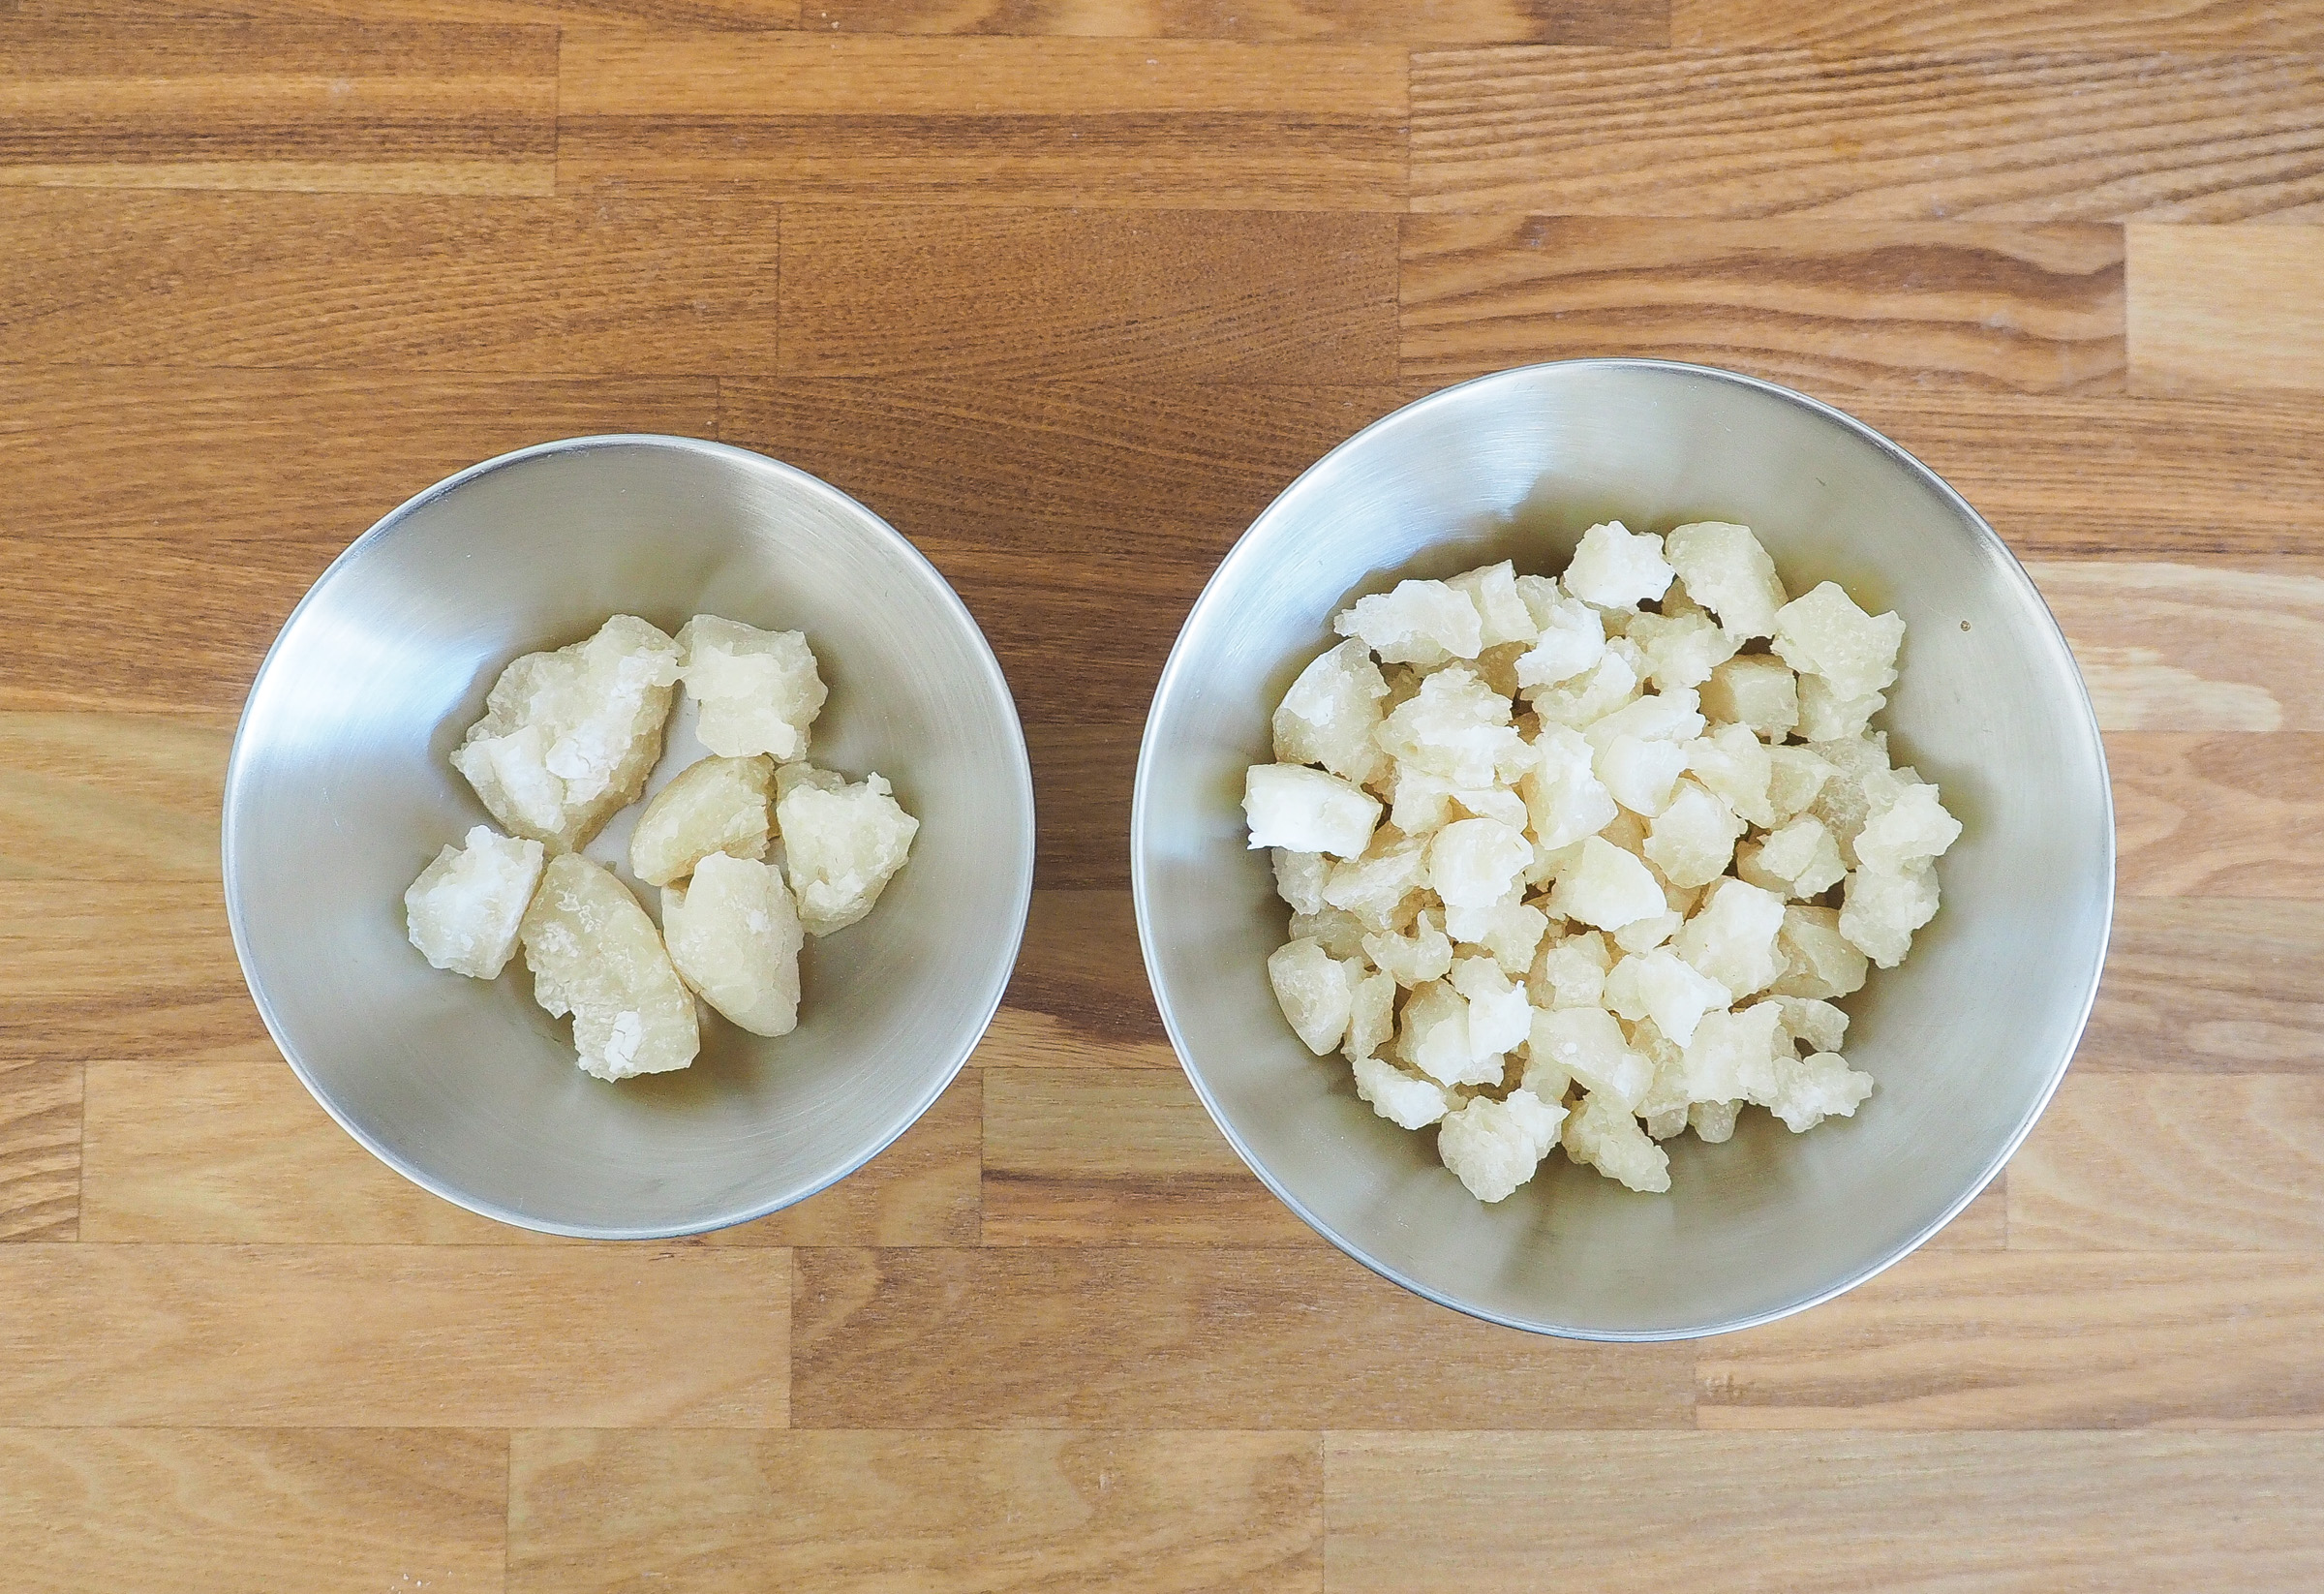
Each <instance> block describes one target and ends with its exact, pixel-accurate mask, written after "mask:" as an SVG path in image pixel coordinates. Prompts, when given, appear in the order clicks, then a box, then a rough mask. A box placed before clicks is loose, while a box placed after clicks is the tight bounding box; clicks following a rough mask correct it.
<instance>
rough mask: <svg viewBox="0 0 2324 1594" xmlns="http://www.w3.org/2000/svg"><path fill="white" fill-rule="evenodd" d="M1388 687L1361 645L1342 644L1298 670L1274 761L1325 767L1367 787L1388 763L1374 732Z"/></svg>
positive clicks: (1278, 722)
mask: <svg viewBox="0 0 2324 1594" xmlns="http://www.w3.org/2000/svg"><path fill="white" fill-rule="evenodd" d="M1387 695H1388V683H1387V682H1386V681H1385V680H1383V679H1382V678H1381V675H1380V666H1379V665H1377V664H1375V663H1373V662H1372V656H1371V654H1370V652H1369V651H1367V650H1366V649H1365V647H1364V645H1363V644H1362V643H1361V642H1359V641H1355V640H1353V639H1351V640H1349V641H1346V642H1342V643H1341V644H1340V645H1339V646H1338V647H1336V648H1333V649H1332V650H1331V651H1330V652H1329V653H1327V654H1324V655H1322V656H1321V657H1319V658H1318V659H1316V660H1315V662H1314V663H1312V664H1310V665H1308V666H1307V667H1306V668H1305V669H1303V670H1301V671H1300V678H1299V679H1298V680H1297V681H1294V682H1293V683H1292V684H1291V690H1289V691H1287V692H1285V693H1284V694H1283V702H1282V705H1281V706H1280V707H1278V708H1277V709H1276V710H1275V720H1274V727H1273V728H1274V733H1275V761H1276V762H1277V763H1283V764H1321V765H1323V766H1324V768H1326V769H1328V770H1330V772H1331V773H1332V774H1334V775H1337V776H1339V777H1341V778H1342V779H1344V780H1349V781H1353V782H1356V783H1357V784H1358V785H1363V784H1365V783H1366V782H1369V781H1370V780H1371V779H1372V778H1373V777H1374V776H1375V775H1377V774H1379V773H1380V767H1381V765H1382V764H1384V763H1385V762H1386V761H1387V760H1386V757H1385V755H1384V754H1382V752H1381V751H1380V748H1379V745H1378V744H1377V743H1376V742H1374V741H1373V740H1372V733H1373V732H1374V731H1375V730H1377V729H1378V728H1379V726H1380V718H1381V708H1380V699H1382V698H1383V697H1386V696H1387Z"/></svg>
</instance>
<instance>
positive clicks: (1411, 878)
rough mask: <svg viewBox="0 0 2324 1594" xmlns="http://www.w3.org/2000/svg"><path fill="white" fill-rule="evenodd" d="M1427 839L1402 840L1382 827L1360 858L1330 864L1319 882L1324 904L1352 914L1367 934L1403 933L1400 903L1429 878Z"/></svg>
mask: <svg viewBox="0 0 2324 1594" xmlns="http://www.w3.org/2000/svg"><path fill="white" fill-rule="evenodd" d="M1429 843H1430V838H1428V837H1425V836H1402V835H1399V834H1397V832H1396V830H1395V829H1394V827H1393V826H1391V825H1382V826H1381V827H1380V828H1379V829H1378V830H1377V831H1375V832H1374V833H1373V835H1372V838H1371V844H1370V845H1369V846H1367V847H1365V848H1363V849H1362V851H1361V856H1358V857H1354V858H1347V859H1343V860H1342V861H1340V862H1339V863H1336V864H1333V865H1332V866H1331V873H1330V874H1329V875H1327V876H1325V879H1324V902H1325V904H1327V905H1329V906H1331V907H1335V908H1339V909H1341V910H1342V911H1344V912H1348V913H1353V914H1354V915H1355V916H1356V917H1357V919H1358V920H1360V921H1361V923H1362V924H1363V926H1364V929H1365V931H1366V932H1367V933H1369V932H1373V931H1382V930H1399V931H1400V930H1402V929H1403V928H1404V924H1405V923H1406V922H1407V921H1406V920H1405V919H1404V914H1403V904H1405V903H1406V902H1407V901H1408V900H1410V898H1411V897H1412V895H1413V893H1415V892H1416V891H1418V890H1420V889H1421V887H1422V885H1424V884H1425V883H1426V882H1427V878H1428V874H1427V871H1428V847H1429Z"/></svg>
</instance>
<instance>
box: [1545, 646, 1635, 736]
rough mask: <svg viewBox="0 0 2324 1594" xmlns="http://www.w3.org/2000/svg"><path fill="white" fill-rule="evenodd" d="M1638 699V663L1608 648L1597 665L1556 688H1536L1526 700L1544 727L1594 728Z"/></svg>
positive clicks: (1610, 647)
mask: <svg viewBox="0 0 2324 1594" xmlns="http://www.w3.org/2000/svg"><path fill="white" fill-rule="evenodd" d="M1637 697H1638V670H1637V662H1636V661H1635V660H1633V659H1631V658H1630V657H1629V656H1628V655H1627V654H1624V653H1617V652H1615V651H1614V649H1613V648H1612V646H1611V645H1610V644H1609V645H1608V647H1607V648H1606V651H1605V654H1604V655H1602V656H1601V657H1600V658H1599V659H1598V662H1597V663H1595V664H1593V665H1591V666H1590V667H1589V668H1588V669H1586V670H1584V671H1582V672H1581V673H1580V674H1579V675H1577V676H1575V677H1574V679H1573V680H1571V681H1566V682H1562V683H1560V684H1559V685H1557V686H1554V687H1535V688H1533V689H1531V690H1530V692H1529V693H1528V695H1527V698H1526V700H1527V701H1528V702H1530V703H1531V704H1532V705H1533V712H1534V713H1535V714H1536V715H1538V716H1539V717H1540V718H1541V720H1542V722H1543V723H1544V724H1556V725H1572V726H1574V727H1575V728H1576V729H1579V728H1580V727H1582V726H1584V725H1588V724H1592V723H1594V722H1596V721H1597V720H1602V719H1604V718H1605V716H1606V715H1608V714H1611V713H1613V711H1614V710H1616V709H1618V708H1622V707H1624V706H1626V705H1628V704H1630V703H1633V702H1636V700H1637Z"/></svg>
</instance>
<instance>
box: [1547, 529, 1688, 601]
mask: <svg viewBox="0 0 2324 1594" xmlns="http://www.w3.org/2000/svg"><path fill="white" fill-rule="evenodd" d="M1674 573H1675V572H1673V571H1672V570H1671V568H1670V567H1669V565H1668V563H1667V562H1666V561H1665V560H1664V558H1663V539H1662V538H1661V537H1659V536H1655V535H1654V534H1653V533H1652V532H1643V533H1640V532H1633V531H1632V530H1631V529H1630V528H1629V527H1627V526H1625V525H1623V524H1622V522H1620V521H1619V520H1609V521H1605V522H1604V523H1603V524H1601V525H1597V526H1592V527H1591V528H1590V529H1589V530H1588V531H1586V532H1584V533H1582V534H1581V541H1580V542H1579V543H1578V544H1576V545H1575V549H1574V558H1573V562H1572V563H1570V564H1569V565H1567V567H1566V573H1565V575H1564V577H1563V578H1562V579H1563V582H1564V585H1565V589H1566V591H1568V592H1570V593H1572V594H1573V595H1574V596H1575V598H1580V599H1581V600H1582V601H1583V602H1585V603H1595V604H1597V605H1598V607H1600V608H1602V609H1635V608H1636V607H1637V606H1638V605H1639V604H1640V603H1651V602H1653V601H1654V600H1655V599H1656V598H1660V597H1662V596H1663V594H1664V592H1665V591H1666V590H1667V588H1668V587H1669V585H1670V579H1671V576H1672V575H1673V574H1674Z"/></svg>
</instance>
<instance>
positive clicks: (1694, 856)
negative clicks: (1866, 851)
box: [1646, 779, 1840, 887]
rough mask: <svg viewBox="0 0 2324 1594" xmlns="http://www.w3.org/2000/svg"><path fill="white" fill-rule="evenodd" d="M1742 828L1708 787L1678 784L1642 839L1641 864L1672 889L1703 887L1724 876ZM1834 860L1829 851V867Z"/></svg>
mask: <svg viewBox="0 0 2324 1594" xmlns="http://www.w3.org/2000/svg"><path fill="white" fill-rule="evenodd" d="M1744 828H1745V827H1744V824H1743V821H1742V819H1741V818H1740V817H1738V816H1737V815H1736V813H1735V811H1734V810H1733V809H1731V808H1729V807H1728V805H1727V803H1726V802H1725V800H1724V799H1722V798H1720V797H1719V796H1718V795H1717V794H1716V793H1714V792H1712V791H1711V790H1710V788H1709V787H1707V786H1704V785H1703V784H1701V783H1700V782H1696V781H1691V780H1685V779H1681V780H1680V781H1679V782H1678V783H1677V784H1676V786H1675V787H1674V788H1673V789H1672V793H1671V797H1670V801H1669V803H1668V804H1667V806H1666V807H1665V808H1664V809H1663V812H1660V813H1658V814H1656V815H1655V820H1654V827H1653V829H1652V830H1651V831H1650V832H1649V833H1648V834H1647V837H1646V861H1647V862H1648V863H1650V864H1652V865H1654V867H1655V868H1657V869H1659V870H1661V871H1662V872H1663V878H1664V879H1666V880H1667V881H1669V882H1670V884H1672V885H1674V886H1681V887H1690V886H1705V885H1709V884H1710V883H1711V882H1712V881H1713V880H1715V879H1717V878H1719V876H1720V875H1722V874H1726V873H1727V866H1728V860H1729V859H1731V858H1732V857H1733V856H1734V852H1735V839H1736V838H1737V837H1739V836H1741V835H1742V834H1743V831H1744ZM1839 856H1840V855H1839V852H1838V849H1836V848H1835V849H1834V851H1833V853H1832V858H1833V861H1834V862H1835V863H1836V862H1838V861H1839ZM1833 878H1834V879H1837V878H1838V876H1837V875H1835V876H1833ZM1824 883H1825V884H1826V885H1829V884H1830V883H1831V881H1829V880H1827V881H1825V882H1824Z"/></svg>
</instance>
